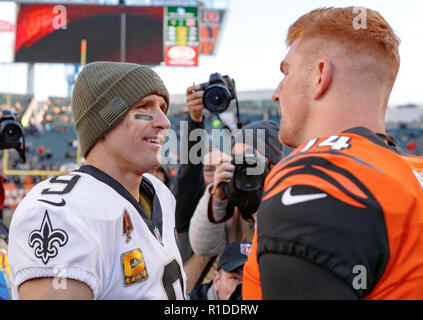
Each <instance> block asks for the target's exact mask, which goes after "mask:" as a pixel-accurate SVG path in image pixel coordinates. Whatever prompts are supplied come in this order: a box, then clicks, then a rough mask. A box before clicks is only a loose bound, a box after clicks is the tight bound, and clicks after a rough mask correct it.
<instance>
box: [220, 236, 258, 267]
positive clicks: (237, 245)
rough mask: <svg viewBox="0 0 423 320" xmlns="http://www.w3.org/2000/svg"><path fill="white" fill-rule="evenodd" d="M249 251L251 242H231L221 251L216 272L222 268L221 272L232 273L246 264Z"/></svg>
mask: <svg viewBox="0 0 423 320" xmlns="http://www.w3.org/2000/svg"><path fill="white" fill-rule="evenodd" d="M250 250H251V242H231V243H229V244H228V245H227V246H226V247H225V250H223V253H222V255H221V256H220V259H219V263H218V264H217V270H219V269H220V268H222V267H223V271H225V272H232V271H234V270H235V269H236V268H238V267H239V266H242V265H244V263H245V262H247V258H248V254H249V253H250Z"/></svg>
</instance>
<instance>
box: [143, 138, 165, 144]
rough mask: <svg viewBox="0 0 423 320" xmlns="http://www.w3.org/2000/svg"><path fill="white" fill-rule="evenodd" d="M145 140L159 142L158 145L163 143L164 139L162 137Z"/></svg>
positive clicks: (146, 139)
mask: <svg viewBox="0 0 423 320" xmlns="http://www.w3.org/2000/svg"><path fill="white" fill-rule="evenodd" d="M144 141H147V142H150V143H154V144H158V145H162V144H163V140H162V139H160V138H145V139H144Z"/></svg>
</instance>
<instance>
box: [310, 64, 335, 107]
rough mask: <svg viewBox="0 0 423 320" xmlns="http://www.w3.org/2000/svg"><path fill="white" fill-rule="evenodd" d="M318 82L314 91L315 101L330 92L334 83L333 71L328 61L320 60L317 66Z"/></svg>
mask: <svg viewBox="0 0 423 320" xmlns="http://www.w3.org/2000/svg"><path fill="white" fill-rule="evenodd" d="M317 68H318V69H317V76H318V81H317V83H316V85H315V89H314V97H313V98H314V100H319V99H320V98H322V97H323V96H324V95H325V93H326V92H327V91H328V89H329V87H330V84H331V82H332V76H333V70H332V65H331V64H330V62H329V61H328V60H320V61H319V62H318V65H317Z"/></svg>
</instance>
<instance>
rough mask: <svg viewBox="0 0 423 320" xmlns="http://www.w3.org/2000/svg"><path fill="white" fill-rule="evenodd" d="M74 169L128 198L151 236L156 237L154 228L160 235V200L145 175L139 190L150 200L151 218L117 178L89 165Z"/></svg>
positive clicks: (161, 220)
mask: <svg viewBox="0 0 423 320" xmlns="http://www.w3.org/2000/svg"><path fill="white" fill-rule="evenodd" d="M75 171H77V172H82V173H86V174H89V175H90V176H92V177H93V178H95V179H97V180H99V181H101V182H103V183H105V184H107V185H108V186H109V187H111V188H112V189H114V190H115V191H116V192H117V193H118V194H120V195H121V196H122V197H123V198H125V199H126V200H128V201H129V202H130V203H131V204H132V205H133V206H134V208H135V209H136V210H137V212H138V213H139V215H140V216H141V218H142V219H143V220H144V223H145V224H146V225H147V227H148V229H149V230H150V232H151V233H152V234H153V236H155V237H156V238H157V236H156V232H155V230H158V231H159V232H160V235H162V230H163V228H162V226H163V224H162V222H163V219H162V216H163V213H162V208H161V205H160V201H159V198H158V197H157V195H156V190H155V189H154V186H153V184H152V183H151V181H150V180H148V179H147V178H146V177H145V176H143V177H142V180H141V185H140V192H143V193H144V194H145V195H146V196H147V197H148V198H149V199H150V201H151V205H152V211H151V219H149V218H148V216H147V214H146V213H145V212H144V210H143V208H142V206H141V204H140V203H139V201H137V200H136V199H135V198H134V197H133V196H132V195H131V194H130V193H129V191H128V190H126V189H125V188H124V187H123V186H122V185H121V184H120V183H119V182H118V181H117V180H115V179H114V178H112V177H111V176H109V175H108V174H107V173H105V172H104V171H102V170H100V169H98V168H96V167H94V166H91V165H83V166H81V167H80V168H79V169H78V170H75Z"/></svg>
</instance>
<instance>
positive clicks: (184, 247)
mask: <svg viewBox="0 0 423 320" xmlns="http://www.w3.org/2000/svg"><path fill="white" fill-rule="evenodd" d="M200 89H201V86H200V85H192V86H189V87H188V88H187V91H186V103H187V105H188V110H189V112H188V115H187V121H188V131H187V134H186V137H184V136H182V139H188V137H189V135H190V133H191V132H192V131H193V130H196V129H203V130H204V105H203V103H202V97H203V93H204V91H203V90H200ZM198 143H200V141H199V139H197V140H193V141H190V140H189V139H188V154H189V153H190V150H191V148H192V147H193V146H194V145H196V144H198ZM222 156H223V154H222V153H221V152H220V151H219V150H212V151H210V152H209V153H207V154H206V155H204V159H202V160H203V161H200V162H199V163H197V164H194V163H192V162H191V161H190V159H189V158H188V163H186V164H181V166H180V167H179V170H178V172H177V174H176V178H175V185H174V195H175V199H176V210H175V224H176V231H177V234H178V247H179V250H180V252H181V256H182V261H183V263H184V269H185V272H186V274H187V291H188V292H189V291H190V290H191V289H192V288H193V287H194V285H195V284H196V283H197V281H198V280H199V278H200V277H201V273H202V272H203V271H204V269H205V268H206V266H207V264H208V262H209V260H210V257H199V256H197V255H195V254H193V251H192V249H191V244H190V242H189V238H188V229H189V223H190V220H191V217H192V215H193V213H194V210H195V208H196V206H197V204H198V202H199V200H200V198H201V197H202V195H203V193H204V190H205V188H206V186H207V185H209V184H210V183H212V182H213V176H214V171H215V168H216V165H217V164H218V163H219V162H220V159H221V157H222Z"/></svg>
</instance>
